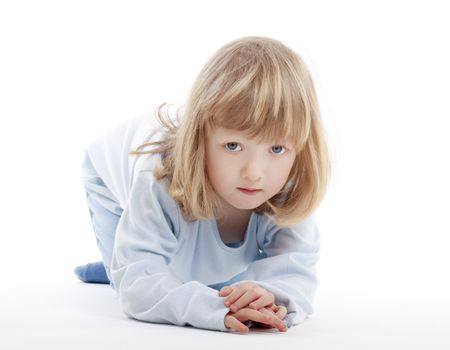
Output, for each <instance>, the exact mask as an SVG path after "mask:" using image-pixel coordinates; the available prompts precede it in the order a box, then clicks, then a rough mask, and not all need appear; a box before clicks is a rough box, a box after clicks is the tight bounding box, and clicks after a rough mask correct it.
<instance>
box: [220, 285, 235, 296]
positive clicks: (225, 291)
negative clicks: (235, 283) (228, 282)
mask: <svg viewBox="0 0 450 350" xmlns="http://www.w3.org/2000/svg"><path fill="white" fill-rule="evenodd" d="M232 291H233V287H229V286H225V287H223V288H222V289H221V290H220V292H219V295H220V296H221V297H226V296H227V295H229V294H230V293H231V292H232Z"/></svg>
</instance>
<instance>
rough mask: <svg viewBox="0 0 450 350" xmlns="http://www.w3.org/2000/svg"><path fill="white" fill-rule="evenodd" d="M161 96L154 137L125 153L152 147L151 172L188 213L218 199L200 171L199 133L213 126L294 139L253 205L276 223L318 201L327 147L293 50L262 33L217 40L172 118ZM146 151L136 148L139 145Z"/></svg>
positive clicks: (203, 216) (190, 216) (206, 211)
mask: <svg viewBox="0 0 450 350" xmlns="http://www.w3.org/2000/svg"><path fill="white" fill-rule="evenodd" d="M165 106H168V104H167V103H164V104H162V105H160V106H159V107H158V108H157V110H156V111H155V113H156V116H157V118H158V119H159V121H160V123H161V124H162V125H163V127H164V130H165V131H164V137H163V139H162V140H161V141H156V142H149V143H144V144H142V145H140V146H139V147H138V148H137V149H136V150H135V151H132V152H130V154H131V155H142V154H149V153H160V154H161V159H162V166H161V167H159V168H157V169H155V171H154V176H155V178H156V179H157V180H161V179H166V180H167V182H168V188H169V192H170V195H171V196H172V197H173V198H174V199H175V200H176V201H177V203H178V204H179V206H180V208H181V209H182V212H183V215H184V216H185V218H186V219H187V220H189V221H191V220H208V219H210V218H211V217H212V216H216V215H217V213H218V208H219V207H220V204H219V203H220V202H219V200H218V197H217V194H216V193H215V192H214V190H213V188H212V186H211V184H210V182H209V180H208V178H207V173H206V164H205V163H206V162H205V160H206V157H205V142H206V135H207V133H208V132H210V131H211V130H212V128H213V127H215V126H220V127H225V128H231V129H238V130H244V131H246V132H248V134H249V135H250V136H251V137H255V138H256V139H257V140H258V141H260V142H264V141H269V142H272V141H274V140H280V139H281V140H282V139H285V138H290V139H292V140H294V143H295V151H296V159H295V161H294V164H293V166H292V169H291V172H290V174H289V177H288V180H287V181H286V184H285V185H284V187H283V188H282V190H281V191H280V192H279V193H278V194H276V195H275V196H273V197H272V198H270V199H269V200H267V201H266V202H264V203H263V204H261V205H260V206H259V207H258V208H255V209H254V211H255V212H256V213H259V214H263V213H264V214H266V215H268V216H269V217H270V218H271V219H272V220H273V221H274V222H275V223H276V224H277V225H279V226H289V225H293V224H296V223H299V222H301V221H303V220H304V219H305V218H307V217H308V216H309V215H310V214H312V213H313V212H314V211H315V209H316V208H317V207H318V206H319V204H320V202H321V201H322V199H323V197H324V195H325V192H326V189H327V186H328V183H329V180H330V177H331V166H330V154H329V152H328V151H329V150H328V147H327V143H326V133H325V129H324V126H323V123H322V121H321V118H320V112H319V105H318V101H317V96H316V92H315V89H314V84H313V80H312V77H311V74H310V72H309V70H308V68H307V66H306V65H305V63H304V62H303V60H302V59H301V57H300V56H299V55H298V54H297V53H295V52H294V51H292V50H291V49H290V48H288V47H286V46H285V45H284V44H283V43H281V42H279V41H277V40H274V39H270V38H267V37H254V36H251V37H244V38H240V39H237V40H234V41H232V42H230V43H228V44H226V45H225V46H223V47H222V48H220V49H219V50H218V51H217V52H216V53H215V54H214V55H213V56H212V57H211V58H210V59H209V61H208V62H207V63H206V64H205V66H204V67H203V68H202V70H201V71H200V73H199V75H198V77H197V79H196V80H195V82H194V84H193V86H192V88H191V91H190V94H189V96H188V99H187V101H186V105H185V110H184V112H183V113H182V114H183V115H182V118H181V120H180V109H178V110H177V121H178V122H177V123H175V122H174V121H173V120H171V119H170V117H169V116H168V113H167V109H164V107H165ZM152 145H153V146H157V147H156V148H154V149H151V150H149V151H145V152H144V151H139V149H141V148H143V147H147V146H152Z"/></svg>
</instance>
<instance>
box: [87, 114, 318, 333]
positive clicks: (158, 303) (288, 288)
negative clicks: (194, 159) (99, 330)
mask: <svg viewBox="0 0 450 350" xmlns="http://www.w3.org/2000/svg"><path fill="white" fill-rule="evenodd" d="M149 126H150V124H149V118H137V119H134V120H131V121H128V122H126V123H123V124H122V125H120V126H119V127H116V128H115V129H111V130H110V131H109V132H108V133H106V134H105V135H104V136H103V137H101V138H99V139H98V140H97V141H96V142H94V143H93V144H91V145H90V147H88V149H87V151H88V154H89V155H90V157H91V160H92V163H93V164H94V166H95V168H96V170H97V172H98V174H99V175H100V176H101V177H102V179H103V181H104V183H105V185H106V186H107V187H108V188H109V189H110V190H111V192H112V193H113V194H114V195H115V197H116V199H117V205H118V206H120V207H121V208H123V213H122V215H121V218H120V221H119V224H118V226H117V230H116V237H115V243H114V249H113V254H112V262H111V267H110V268H111V271H110V273H111V277H112V282H113V286H114V288H115V290H116V291H117V294H118V296H119V300H120V303H121V306H122V309H123V311H124V313H125V314H126V315H128V316H129V317H132V318H135V319H138V320H142V321H147V322H156V323H170V324H175V325H180V326H183V325H191V326H194V327H198V328H204V329H213V330H220V331H227V330H228V329H227V328H226V326H225V324H224V318H225V315H226V314H227V313H228V312H229V311H230V310H229V308H228V307H225V306H224V303H223V302H224V298H223V297H220V296H219V290H220V289H221V288H222V287H223V286H225V285H228V286H234V285H237V284H239V283H242V282H247V281H252V282H254V283H257V284H259V285H260V286H262V287H263V288H265V289H266V290H268V291H269V292H271V293H273V294H274V296H275V304H277V305H284V306H285V307H286V308H287V315H286V317H285V319H284V321H285V322H286V323H287V326H288V327H291V326H293V325H297V324H299V323H301V322H302V321H303V320H304V319H305V318H306V317H307V316H308V315H310V314H311V313H312V312H313V308H312V305H313V299H314V293H315V290H316V287H317V284H318V280H317V278H316V274H315V271H316V263H317V261H318V259H319V247H320V235H319V230H318V227H317V225H316V222H315V219H314V216H313V215H311V216H310V217H309V218H307V219H306V220H304V221H303V222H302V223H300V224H298V225H293V226H291V227H289V228H280V227H278V226H276V225H275V224H274V223H273V222H272V220H270V219H269V218H268V217H267V216H266V215H259V214H256V213H252V215H251V217H250V221H249V224H248V227H247V230H246V233H245V238H244V240H243V242H241V243H240V244H239V245H227V244H225V243H224V242H223V241H222V239H221V236H220V233H219V231H218V227H217V223H216V220H215V219H214V218H211V219H210V220H197V221H193V222H189V221H186V220H185V219H184V218H183V215H182V213H181V209H180V207H179V206H178V204H177V203H176V202H175V200H174V199H173V198H172V197H171V196H170V195H169V193H168V189H167V184H166V182H165V181H156V180H155V178H154V176H153V173H152V172H153V170H154V167H155V165H156V164H160V162H161V158H160V155H158V154H156V155H146V156H141V157H139V158H135V157H129V156H128V152H129V151H130V150H131V149H132V148H135V147H136V146H137V145H138V144H141V143H142V142H143V141H144V140H145V141H148V140H157V139H159V138H160V137H161V134H160V133H159V132H158V131H156V130H157V129H156V128H154V127H153V129H152V128H150V129H149Z"/></svg>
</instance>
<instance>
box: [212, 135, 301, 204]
mask: <svg viewBox="0 0 450 350" xmlns="http://www.w3.org/2000/svg"><path fill="white" fill-rule="evenodd" d="M294 160H295V150H294V148H293V144H292V142H288V141H286V140H283V141H280V142H279V143H274V144H265V143H261V144H259V143H257V142H256V141H255V140H254V139H251V138H249V137H248V136H247V135H246V133H245V132H242V131H237V130H233V129H225V128H222V127H217V128H215V129H213V131H212V132H211V133H210V134H209V135H208V136H207V139H206V170H207V174H208V178H209V180H210V183H211V185H212V187H213V188H214V191H215V192H216V193H217V194H218V195H219V197H220V198H221V200H222V203H223V204H224V208H226V207H228V208H235V209H241V210H249V209H255V208H257V207H258V206H260V205H261V204H262V203H264V202H265V201H267V200H268V199H270V198H272V197H273V196H274V195H276V194H277V193H278V192H279V191H280V190H281V189H282V188H283V186H284V184H285V183H286V181H287V179H288V176H289V173H290V171H291V168H292V165H293V164H294Z"/></svg>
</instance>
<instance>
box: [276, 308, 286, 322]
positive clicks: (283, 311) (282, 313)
mask: <svg viewBox="0 0 450 350" xmlns="http://www.w3.org/2000/svg"><path fill="white" fill-rule="evenodd" d="M275 315H276V316H277V317H278V318H279V319H280V320H283V319H284V318H285V317H286V315H287V309H286V308H285V307H284V306H279V308H278V311H277V312H276V313H275Z"/></svg>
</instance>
